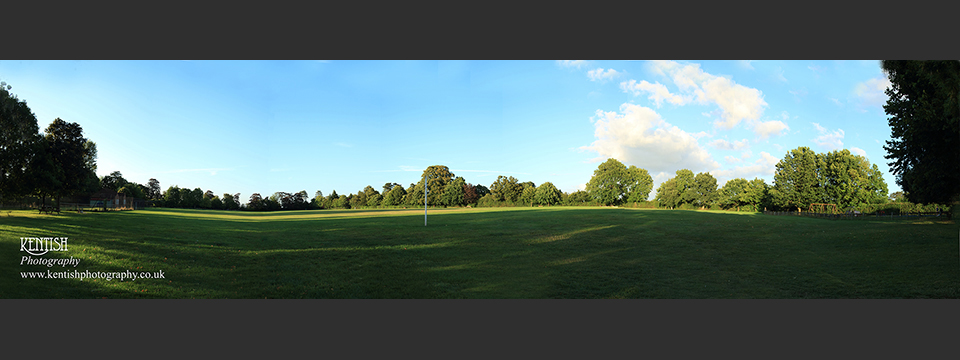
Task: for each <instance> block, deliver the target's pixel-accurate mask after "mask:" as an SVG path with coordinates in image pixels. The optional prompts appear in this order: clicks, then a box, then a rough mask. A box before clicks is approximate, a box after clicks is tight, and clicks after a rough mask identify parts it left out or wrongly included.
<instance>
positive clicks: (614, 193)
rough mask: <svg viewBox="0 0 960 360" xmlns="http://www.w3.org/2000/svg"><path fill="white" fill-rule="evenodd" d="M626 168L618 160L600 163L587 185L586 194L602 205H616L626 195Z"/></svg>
mask: <svg viewBox="0 0 960 360" xmlns="http://www.w3.org/2000/svg"><path fill="white" fill-rule="evenodd" d="M626 172H627V167H626V166H624V165H623V163H621V162H620V161H619V160H617V159H614V158H609V159H607V161H604V162H602V163H600V165H599V166H597V169H596V170H594V171H593V177H591V178H590V182H588V183H587V192H588V193H590V196H591V197H593V199H594V200H595V201H597V202H598V203H600V204H602V205H618V204H620V203H622V202H623V200H624V199H623V196H624V194H626V186H625V184H624V183H625V181H624V180H625V178H626V175H627V174H626Z"/></svg>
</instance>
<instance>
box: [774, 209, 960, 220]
mask: <svg viewBox="0 0 960 360" xmlns="http://www.w3.org/2000/svg"><path fill="white" fill-rule="evenodd" d="M763 213H764V214H765V215H779V216H804V217H812V218H822V219H836V220H852V219H879V218H924V217H933V218H936V217H939V218H945V219H950V218H951V217H952V213H951V212H949V211H943V212H936V211H934V212H900V213H892V212H891V213H883V214H881V213H880V212H876V213H872V214H863V213H854V212H846V213H840V214H832V213H815V212H810V211H800V212H796V211H764V212H763Z"/></svg>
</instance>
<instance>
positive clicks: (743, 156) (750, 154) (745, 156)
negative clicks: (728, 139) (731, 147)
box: [740, 150, 753, 159]
mask: <svg viewBox="0 0 960 360" xmlns="http://www.w3.org/2000/svg"><path fill="white" fill-rule="evenodd" d="M751 156H753V152H751V151H750V150H747V151H744V152H742V153H740V157H741V158H743V159H749V158H750V157H751Z"/></svg>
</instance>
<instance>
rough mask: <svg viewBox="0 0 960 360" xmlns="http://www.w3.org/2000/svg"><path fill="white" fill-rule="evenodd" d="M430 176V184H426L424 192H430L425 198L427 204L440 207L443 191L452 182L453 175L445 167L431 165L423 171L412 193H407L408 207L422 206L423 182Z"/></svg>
mask: <svg viewBox="0 0 960 360" xmlns="http://www.w3.org/2000/svg"><path fill="white" fill-rule="evenodd" d="M427 175H429V176H430V182H429V183H428V184H427V185H429V186H427V188H426V190H427V191H429V192H430V194H429V196H428V197H427V203H428V204H430V205H440V204H442V199H443V190H444V188H446V187H447V184H449V183H450V182H451V181H453V179H454V177H456V175H454V174H453V173H452V172H450V168H448V167H447V166H446V165H431V166H428V167H427V168H426V169H425V170H423V174H422V175H421V176H420V181H419V182H417V184H416V186H414V188H413V189H411V190H412V191H407V197H408V199H407V200H408V201H407V203H408V204H410V205H420V206H423V193H424V184H423V180H424V179H425V178H426V177H427Z"/></svg>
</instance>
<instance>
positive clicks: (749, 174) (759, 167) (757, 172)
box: [711, 151, 780, 179]
mask: <svg viewBox="0 0 960 360" xmlns="http://www.w3.org/2000/svg"><path fill="white" fill-rule="evenodd" d="M778 162H780V159H777V158H775V157H773V155H770V154H768V153H767V152H765V151H761V152H760V158H759V159H757V161H755V162H754V163H753V165H744V166H737V167H734V168H733V169H730V170H717V171H712V172H711V173H712V174H713V175H714V176H716V177H718V178H719V177H723V178H727V179H735V178H744V179H751V178H755V177H762V176H770V175H773V173H774V171H775V170H776V165H777V163H778Z"/></svg>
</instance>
